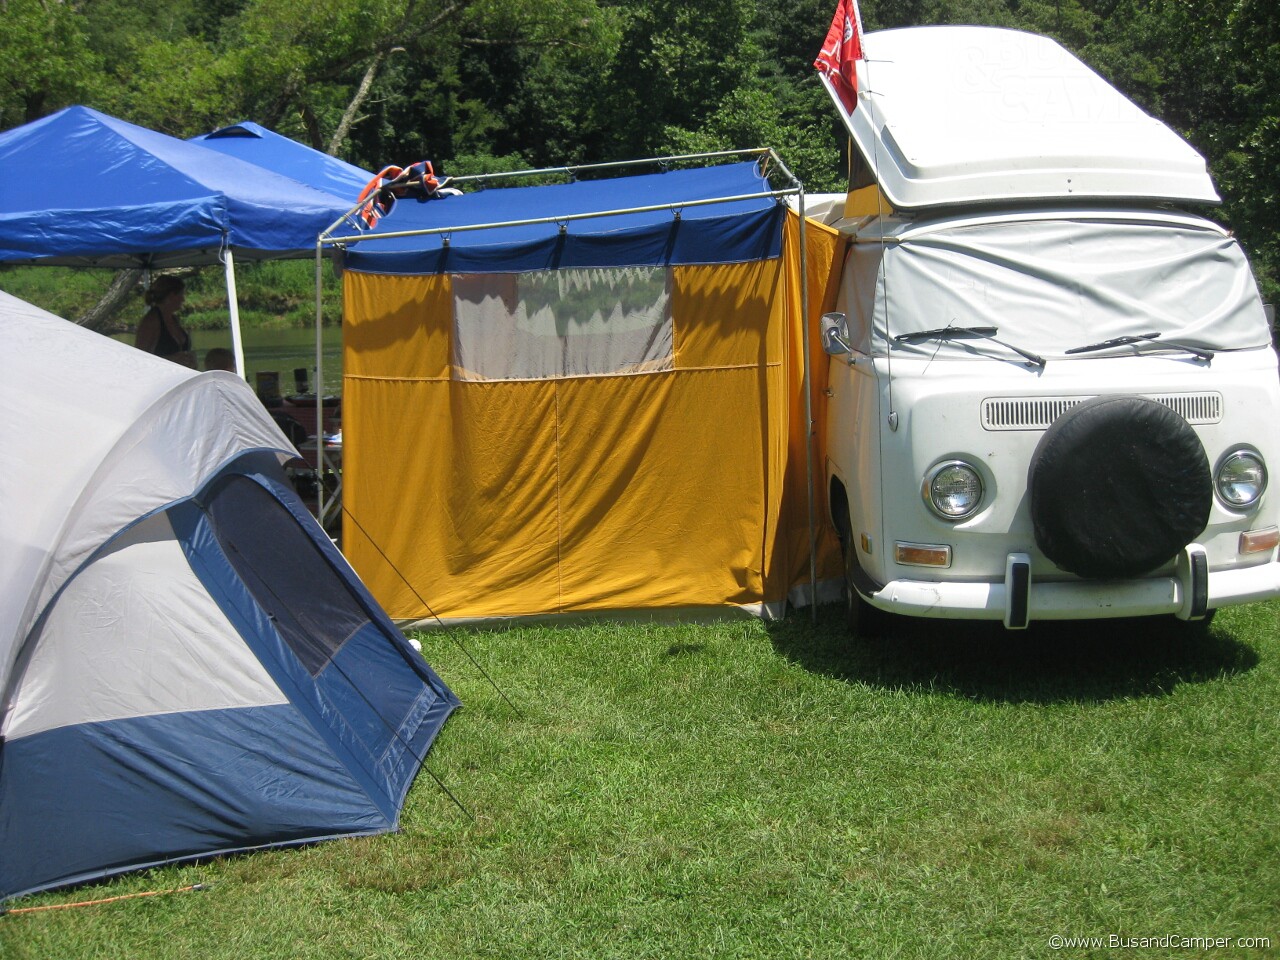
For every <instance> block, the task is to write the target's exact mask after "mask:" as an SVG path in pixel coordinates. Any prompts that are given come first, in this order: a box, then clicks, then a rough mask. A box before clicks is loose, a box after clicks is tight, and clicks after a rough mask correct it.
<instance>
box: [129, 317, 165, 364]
mask: <svg viewBox="0 0 1280 960" xmlns="http://www.w3.org/2000/svg"><path fill="white" fill-rule="evenodd" d="M159 342H160V314H159V312H158V311H156V310H154V309H152V310H148V311H147V312H146V313H145V314H144V315H143V317H142V319H141V320H140V321H138V331H137V333H135V334H134V339H133V345H134V346H135V347H137V348H138V349H139V350H145V351H146V352H147V353H155V352H156V344H157V343H159Z"/></svg>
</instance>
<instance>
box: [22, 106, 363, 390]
mask: <svg viewBox="0 0 1280 960" xmlns="http://www.w3.org/2000/svg"><path fill="white" fill-rule="evenodd" d="M303 149H306V148H303ZM0 169H3V170H4V173H5V176H4V178H3V180H0V262H2V263H32V264H35V263H39V264H62V265H73V266H95V267H109V268H117V269H119V268H128V267H133V268H146V269H153V268H158V267H169V266H187V265H196V264H212V263H218V262H221V263H222V264H223V265H224V267H225V272H226V278H227V299H228V303H229V307H230V311H231V321H232V322H231V326H232V341H233V347H234V350H235V354H236V365H237V370H238V371H240V372H241V373H243V371H244V348H243V345H242V343H241V339H240V324H239V315H238V310H237V305H236V294H235V260H236V259H240V260H261V259H275V258H283V257H297V256H307V255H309V254H311V253H313V252H314V250H315V246H316V237H317V236H318V235H319V234H320V233H321V232H322V231H324V230H325V229H326V228H328V227H330V226H331V225H332V224H333V223H334V222H335V221H337V220H338V219H339V218H340V217H341V216H342V215H343V213H345V212H346V211H347V210H348V209H349V208H350V207H351V206H352V204H353V203H354V202H355V197H356V193H358V190H357V191H356V192H353V193H351V194H349V195H342V194H340V193H335V192H329V189H328V188H329V185H330V184H331V181H330V180H328V179H322V180H321V181H320V183H319V184H318V185H314V186H313V185H308V184H307V183H304V182H302V180H301V178H300V177H287V176H283V175H281V174H280V173H277V172H275V171H274V170H272V169H271V167H270V166H269V165H266V166H264V165H258V164H257V163H251V162H249V161H247V160H243V159H238V158H236V157H234V156H228V155H226V154H225V153H223V152H220V151H217V150H212V149H209V148H207V147H205V146H202V145H201V144H198V143H190V142H187V141H183V140H178V139H176V138H174V137H170V136H167V135H165V134H162V133H157V132H155V131H153V130H147V129H146V128H144V127H139V126H136V125H134V124H132V123H127V122H125V121H123V120H118V119H116V118H114V117H110V116H107V115H106V114H103V113H99V112H98V111H96V110H93V109H90V108H88V107H82V106H74V107H68V108H66V109H65V110H61V111H59V112H57V113H55V114H51V115H50V116H48V117H44V118H42V119H40V120H36V121H34V122H33V123H29V124H26V125H25V126H22V127H17V128H15V129H13V130H8V131H6V132H4V133H0ZM298 172H299V174H301V173H303V172H305V170H304V168H302V167H298ZM335 189H337V188H336V187H335Z"/></svg>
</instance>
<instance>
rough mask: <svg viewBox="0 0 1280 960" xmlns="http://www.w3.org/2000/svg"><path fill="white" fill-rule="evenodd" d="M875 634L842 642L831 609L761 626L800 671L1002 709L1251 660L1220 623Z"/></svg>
mask: <svg viewBox="0 0 1280 960" xmlns="http://www.w3.org/2000/svg"><path fill="white" fill-rule="evenodd" d="M886 619H888V620H889V621H890V622H891V623H890V626H889V627H887V628H886V629H884V630H882V631H879V633H880V635H876V636H868V637H858V638H854V637H851V636H850V635H849V634H848V632H847V631H846V629H845V626H844V610H843V608H842V607H838V606H828V607H822V608H819V610H818V617H817V622H816V623H815V622H814V620H813V619H812V615H811V612H810V611H808V610H801V611H799V612H792V613H791V614H790V615H789V616H788V617H787V618H786V619H785V620H783V621H782V622H780V623H776V624H773V625H771V626H770V628H769V632H770V637H771V639H772V642H773V646H774V649H775V650H777V651H778V653H779V654H780V655H781V656H783V657H786V658H787V659H789V660H792V661H794V662H796V663H798V664H800V665H801V666H803V667H804V668H805V669H807V670H810V671H813V672H814V673H821V674H826V675H827V676H831V677H836V678H838V679H840V680H845V681H849V682H857V683H866V684H871V685H873V686H877V687H883V688H886V689H895V690H928V691H933V692H937V691H943V692H951V693H954V694H956V695H957V696H962V697H968V698H971V699H974V700H982V701H999V702H1006V703H1063V702H1098V701H1106V700H1115V699H1123V698H1130V697H1158V696H1163V695H1165V694H1168V693H1169V692H1170V691H1172V690H1173V689H1174V688H1175V687H1177V686H1178V685H1179V684H1183V683H1201V682H1204V681H1206V680H1213V679H1217V678H1220V677H1226V676H1232V675H1234V674H1240V673H1245V672H1247V671H1249V670H1252V669H1253V668H1254V667H1255V666H1257V664H1258V654H1257V652H1256V651H1255V650H1253V648H1252V647H1250V646H1248V645H1247V644H1245V643H1242V642H1241V641H1240V640H1238V639H1237V638H1236V637H1235V636H1234V635H1233V634H1232V633H1231V632H1230V631H1229V630H1228V629H1226V628H1225V627H1224V626H1222V625H1221V618H1219V620H1218V621H1217V622H1216V623H1215V624H1214V625H1213V626H1211V627H1210V628H1209V629H1208V631H1207V632H1204V631H1198V630H1196V629H1195V628H1192V629H1187V627H1188V625H1187V624H1184V623H1180V622H1177V621H1173V620H1172V618H1169V619H1166V620H1163V621H1161V620H1159V619H1156V618H1150V619H1139V620H1084V621H1072V622H1046V623H1035V624H1032V625H1031V627H1030V628H1029V629H1027V630H1022V631H1009V630H1005V629H1004V627H1003V626H1002V625H1001V624H999V623H987V622H975V621H958V620H924V619H918V618H911V617H888V618H886Z"/></svg>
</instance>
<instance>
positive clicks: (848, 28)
mask: <svg viewBox="0 0 1280 960" xmlns="http://www.w3.org/2000/svg"><path fill="white" fill-rule="evenodd" d="M861 59H862V14H861V12H859V10H858V0H840V2H839V4H838V5H837V6H836V15H835V18H834V19H833V20H832V21H831V29H830V30H828V31H827V39H826V41H825V42H824V43H823V44H822V50H821V51H820V52H819V53H818V59H817V60H814V61H813V65H814V66H815V67H817V68H818V72H819V73H821V74H822V75H823V76H824V77H826V78H827V81H828V82H829V83H830V84H831V88H832V89H833V90H835V92H836V96H837V97H839V98H840V102H841V103H842V104H843V105H844V108H845V111H846V112H848V113H853V111H854V109H855V108H856V107H857V106H858V71H857V67H856V66H855V63H856V62H857V61H858V60H861Z"/></svg>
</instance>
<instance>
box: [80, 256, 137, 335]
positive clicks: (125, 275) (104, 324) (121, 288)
mask: <svg viewBox="0 0 1280 960" xmlns="http://www.w3.org/2000/svg"><path fill="white" fill-rule="evenodd" d="M141 279H142V271H141V270H132V269H130V270H117V271H116V275H115V276H114V277H112V278H111V285H110V286H108V287H107V292H106V293H104V294H103V295H102V299H100V300H99V301H98V302H97V303H95V304H94V305H93V306H92V307H90V308H89V309H88V310H87V311H86V312H85V314H84V315H83V316H81V317H77V318H76V323H78V324H80V326H82V327H87V328H88V329H90V330H96V331H98V332H99V333H104V332H106V330H107V328H108V327H109V326H110V325H111V322H112V321H113V320H115V318H116V314H118V313H119V312H120V308H121V307H123V306H124V303H125V301H126V300H128V299H129V295H130V294H131V293H133V288H134V287H136V286H137V285H138V281H139V280H141Z"/></svg>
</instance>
